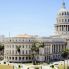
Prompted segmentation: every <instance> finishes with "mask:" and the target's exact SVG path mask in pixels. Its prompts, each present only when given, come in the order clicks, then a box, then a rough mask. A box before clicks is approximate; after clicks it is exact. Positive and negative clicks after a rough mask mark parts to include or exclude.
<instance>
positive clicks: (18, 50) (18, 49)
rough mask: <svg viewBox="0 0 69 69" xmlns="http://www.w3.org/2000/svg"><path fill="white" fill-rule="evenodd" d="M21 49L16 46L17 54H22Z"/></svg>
mask: <svg viewBox="0 0 69 69" xmlns="http://www.w3.org/2000/svg"><path fill="white" fill-rule="evenodd" d="M20 48H21V46H16V49H17V52H18V53H19V54H20Z"/></svg>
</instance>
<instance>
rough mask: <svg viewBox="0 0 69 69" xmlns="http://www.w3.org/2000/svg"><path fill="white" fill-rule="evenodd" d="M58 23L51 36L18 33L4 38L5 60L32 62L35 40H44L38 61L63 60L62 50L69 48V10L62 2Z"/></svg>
mask: <svg viewBox="0 0 69 69" xmlns="http://www.w3.org/2000/svg"><path fill="white" fill-rule="evenodd" d="M56 21H57V23H56V24H55V31H56V34H55V35H54V36H50V37H36V36H33V35H27V34H24V35H18V36H15V37H7V38H5V39H4V46H5V48H4V60H7V61H10V62H31V61H32V57H31V47H32V43H33V41H38V42H40V41H41V42H44V47H43V48H41V47H40V48H39V54H38V55H37V56H35V57H36V60H37V61H41V62H49V61H53V60H61V58H62V57H61V52H62V51H63V50H64V49H66V48H69V36H68V35H69V11H68V10H67V9H66V7H65V3H63V4H62V7H61V9H60V10H59V12H58V14H57V20H56ZM17 46H20V53H18V52H17V48H16V47H17Z"/></svg>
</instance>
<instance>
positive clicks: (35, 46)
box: [31, 41, 44, 65]
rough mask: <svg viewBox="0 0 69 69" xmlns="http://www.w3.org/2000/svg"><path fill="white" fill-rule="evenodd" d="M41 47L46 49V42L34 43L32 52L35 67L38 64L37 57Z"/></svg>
mask: <svg viewBox="0 0 69 69" xmlns="http://www.w3.org/2000/svg"><path fill="white" fill-rule="evenodd" d="M40 47H42V48H43V47H44V42H37V41H34V42H33V44H32V48H31V51H32V59H33V64H34V65H35V64H36V62H37V60H36V58H35V56H38V55H39V48H40Z"/></svg>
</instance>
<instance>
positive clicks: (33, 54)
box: [31, 42, 36, 65]
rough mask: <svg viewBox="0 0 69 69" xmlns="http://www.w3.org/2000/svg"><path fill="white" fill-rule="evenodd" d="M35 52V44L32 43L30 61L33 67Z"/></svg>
mask: <svg viewBox="0 0 69 69" xmlns="http://www.w3.org/2000/svg"><path fill="white" fill-rule="evenodd" d="M35 50H36V43H35V42H34V43H33V44H32V48H31V51H32V60H33V65H35V64H36V63H35Z"/></svg>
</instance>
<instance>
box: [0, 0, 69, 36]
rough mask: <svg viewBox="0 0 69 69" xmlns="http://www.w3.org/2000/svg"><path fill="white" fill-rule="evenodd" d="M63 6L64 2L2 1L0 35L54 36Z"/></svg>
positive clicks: (53, 0) (38, 0) (36, 0)
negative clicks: (57, 15) (55, 25)
mask: <svg viewBox="0 0 69 69" xmlns="http://www.w3.org/2000/svg"><path fill="white" fill-rule="evenodd" d="M65 3H66V7H67V8H69V1H68V0H65ZM61 5H62V0H0V35H2V34H3V35H5V36H9V32H10V36H15V35H17V34H31V35H40V36H49V35H52V34H53V33H54V24H55V23H56V14H57V12H58V10H59V9H60V7H61Z"/></svg>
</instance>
